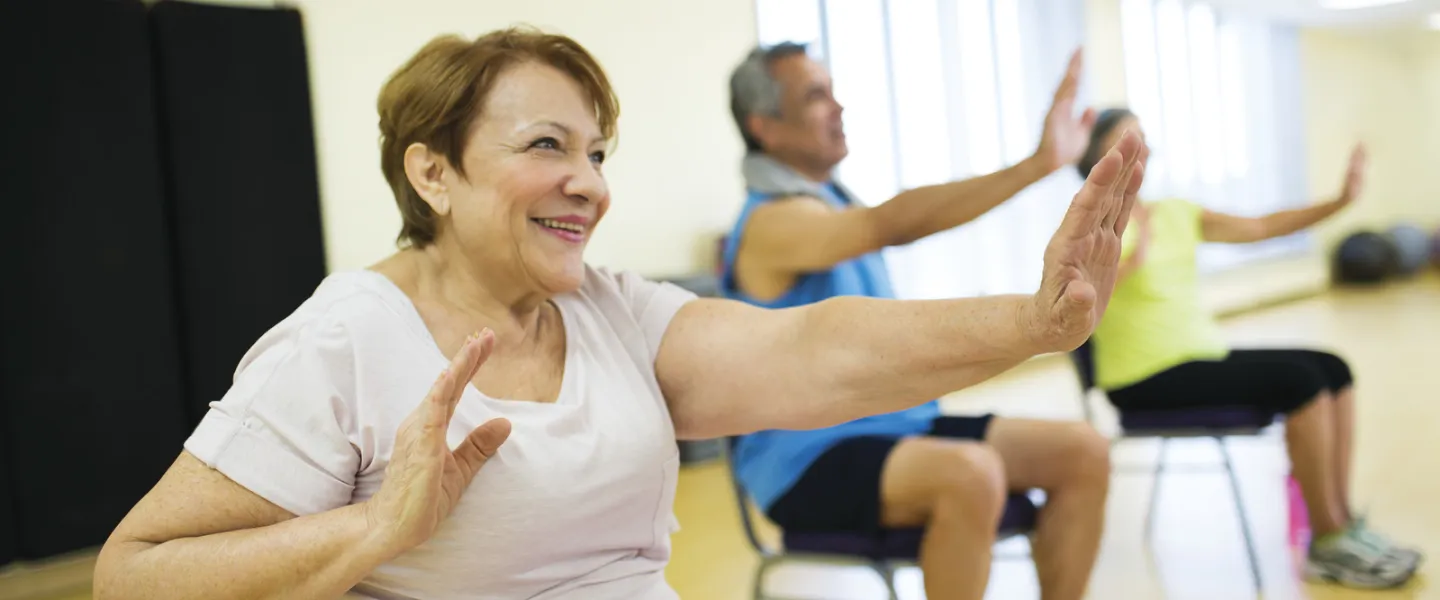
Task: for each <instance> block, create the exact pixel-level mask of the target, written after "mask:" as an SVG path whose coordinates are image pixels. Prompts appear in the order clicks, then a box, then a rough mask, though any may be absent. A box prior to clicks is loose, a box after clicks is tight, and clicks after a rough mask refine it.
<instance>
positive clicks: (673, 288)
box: [601, 271, 696, 361]
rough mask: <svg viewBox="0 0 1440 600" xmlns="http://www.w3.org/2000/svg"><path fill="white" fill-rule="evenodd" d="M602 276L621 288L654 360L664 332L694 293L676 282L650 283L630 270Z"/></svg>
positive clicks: (693, 297) (692, 297) (606, 273)
mask: <svg viewBox="0 0 1440 600" xmlns="http://www.w3.org/2000/svg"><path fill="white" fill-rule="evenodd" d="M601 273H602V274H604V276H606V277H609V278H612V279H613V280H614V281H615V282H616V283H617V284H618V285H619V289H620V295H621V296H622V297H623V299H624V302H625V304H626V306H627V307H628V308H629V310H630V313H631V315H632V316H634V317H635V321H636V322H637V323H639V324H640V330H641V331H642V332H643V334H644V336H645V346H646V348H647V349H648V350H649V351H650V359H651V360H652V361H653V360H654V359H655V357H656V356H657V355H659V354H660V342H661V340H663V339H664V338H665V329H666V328H668V327H669V326H670V321H671V319H674V318H675V313H677V312H680V308H681V307H683V306H685V304H686V303H688V302H690V301H691V300H694V299H695V298H696V295H695V293H694V292H691V291H689V290H687V289H685V288H682V287H680V286H678V285H675V284H673V283H668V282H657V281H651V280H648V279H645V278H644V277H641V276H639V275H637V274H635V273H632V272H629V271H620V272H618V273H615V274H609V273H608V272H604V271H602V272H601Z"/></svg>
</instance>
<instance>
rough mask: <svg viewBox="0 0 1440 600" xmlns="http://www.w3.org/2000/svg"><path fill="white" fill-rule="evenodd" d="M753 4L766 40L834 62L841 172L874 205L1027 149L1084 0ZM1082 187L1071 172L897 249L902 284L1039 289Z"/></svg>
mask: <svg viewBox="0 0 1440 600" xmlns="http://www.w3.org/2000/svg"><path fill="white" fill-rule="evenodd" d="M757 8H758V16H759V33H760V42H761V43H762V44H773V43H777V42H781V41H795V42H806V43H810V44H811V48H812V51H813V54H814V56H815V57H816V58H818V59H820V60H822V61H824V62H825V63H826V65H827V66H828V67H829V68H830V71H831V74H832V76H833V77H834V80H835V93H836V96H837V97H838V99H839V101H840V102H841V103H842V104H843V105H844V106H845V129H846V134H847V137H848V139H849V145H850V156H849V158H847V159H846V160H845V161H844V162H843V163H841V165H840V166H839V168H838V177H839V178H840V179H841V180H842V181H844V182H845V183H846V184H847V185H848V186H850V187H851V188H852V189H853V190H854V191H855V193H856V194H857V195H858V196H860V200H861V201H862V202H866V203H870V204H876V203H880V202H883V201H885V200H887V199H889V198H890V197H892V196H894V195H895V194H896V193H898V192H900V191H901V190H902V189H908V188H913V187H917V186H922V185H927V184H932V183H942V182H946V181H953V180H956V179H963V178H967V177H972V176H975V175H981V174H985V173H990V172H992V171H995V170H997V169H1000V168H1003V167H1006V166H1009V165H1012V164H1014V163H1016V162H1018V161H1019V160H1021V159H1023V158H1024V157H1026V156H1028V155H1029V154H1030V153H1031V152H1033V151H1034V149H1035V146H1036V144H1037V143H1038V142H1039V139H1040V126H1041V122H1042V120H1043V117H1044V113H1045V110H1046V109H1047V108H1048V107H1049V104H1050V100H1051V97H1052V95H1053V93H1054V90H1055V86H1056V85H1057V84H1058V83H1059V81H1060V77H1061V76H1062V74H1063V72H1064V68H1065V64H1066V60H1067V59H1068V57H1069V54H1070V52H1071V51H1073V50H1074V49H1075V48H1077V47H1079V45H1080V44H1081V40H1082V36H1083V34H1084V15H1083V8H1084V7H1083V4H1082V3H1079V2H1074V1H1072V0H888V1H887V0H759V2H758V3H757ZM1083 104H1084V103H1083V101H1082V102H1081V105H1083ZM1079 183H1080V180H1079V177H1078V176H1076V175H1075V173H1074V171H1073V170H1071V169H1065V170H1062V171H1060V172H1057V173H1056V174H1055V175H1053V176H1051V177H1050V178H1048V179H1046V180H1045V181H1043V182H1041V183H1040V184H1038V185H1035V186H1031V187H1030V188H1028V189H1027V190H1025V191H1024V192H1023V193H1021V194H1020V195H1019V196H1017V197H1015V198H1013V199H1011V200H1010V201H1008V202H1007V203H1005V204H1004V205H1003V206H1001V207H1000V208H998V209H996V210H994V211H992V212H990V213H988V214H987V215H985V216H984V217H982V218H981V219H979V220H977V221H975V222H973V223H970V224H967V225H964V226H962V227H959V228H956V229H953V230H951V231H947V232H943V233H940V234H937V235H934V236H931V237H929V238H927V239H924V240H921V241H919V242H916V243H914V244H911V245H910V246H907V247H901V248H891V249H888V250H887V251H886V258H887V262H888V263H889V265H890V268H891V273H892V276H893V278H894V280H895V287H896V292H897V293H898V294H899V295H901V296H902V297H907V298H942V297H958V296H977V295H985V294H998V293H1010V292H1029V291H1032V290H1033V289H1034V288H1035V286H1036V285H1037V284H1038V283H1039V278H1040V268H1041V257H1042V254H1043V252H1044V249H1045V244H1046V243H1047V242H1048V241H1049V238H1050V235H1051V233H1053V232H1054V230H1055V227H1056V226H1058V224H1059V221H1060V217H1061V215H1062V214H1063V212H1064V209H1065V207H1066V206H1067V205H1068V203H1069V199H1070V197H1071V196H1072V195H1073V194H1074V192H1075V189H1076V188H1077V186H1078V185H1079Z"/></svg>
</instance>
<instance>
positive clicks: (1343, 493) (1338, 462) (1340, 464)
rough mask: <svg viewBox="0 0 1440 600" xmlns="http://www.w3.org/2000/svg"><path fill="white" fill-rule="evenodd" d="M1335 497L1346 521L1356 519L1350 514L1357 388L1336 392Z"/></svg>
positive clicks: (1347, 388)
mask: <svg viewBox="0 0 1440 600" xmlns="http://www.w3.org/2000/svg"><path fill="white" fill-rule="evenodd" d="M1334 404H1335V406H1334V412H1335V453H1334V454H1335V458H1334V459H1333V460H1334V464H1335V497H1336V498H1338V499H1339V502H1340V510H1341V511H1342V514H1343V515H1344V517H1345V522H1347V523H1348V522H1350V521H1352V520H1354V518H1355V517H1354V515H1352V514H1350V462H1351V457H1352V454H1351V453H1352V452H1354V446H1353V445H1352V444H1353V441H1352V440H1353V439H1354V436H1355V388H1353V387H1349V386H1347V387H1345V388H1343V389H1341V390H1340V392H1339V393H1337V394H1335V403H1334Z"/></svg>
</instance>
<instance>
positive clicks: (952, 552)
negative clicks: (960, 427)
mask: <svg viewBox="0 0 1440 600" xmlns="http://www.w3.org/2000/svg"><path fill="white" fill-rule="evenodd" d="M880 503H881V510H880V512H881V517H880V519H881V522H882V523H884V525H885V526H886V527H917V526H921V525H923V526H924V527H925V541H924V542H922V543H921V544H920V570H921V571H923V572H924V574H925V596H926V597H928V598H937V599H938V598H946V599H950V598H955V599H961V600H964V599H969V600H980V599H982V598H984V597H985V587H986V586H987V585H988V584H989V581H990V562H991V560H992V556H991V554H992V546H994V545H995V530H996V528H997V527H998V526H999V523H1000V516H1001V514H1002V511H1004V509H1005V472H1004V470H1003V467H1002V466H1001V462H1000V457H999V456H998V455H996V454H995V451H994V450H992V449H990V448H989V447H988V446H986V445H983V444H980V443H978V442H966V441H960V440H950V439H943V438H935V437H917V438H909V439H905V440H902V441H901V442H900V443H899V444H898V445H896V446H895V449H894V450H893V451H892V452H891V453H890V457H889V458H888V459H886V461H885V469H884V472H883V473H882V474H881V477H880Z"/></svg>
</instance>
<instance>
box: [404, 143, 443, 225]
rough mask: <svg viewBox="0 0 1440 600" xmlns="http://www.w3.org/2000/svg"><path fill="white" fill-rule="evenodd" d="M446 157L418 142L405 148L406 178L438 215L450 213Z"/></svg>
mask: <svg viewBox="0 0 1440 600" xmlns="http://www.w3.org/2000/svg"><path fill="white" fill-rule="evenodd" d="M448 168H449V163H447V162H446V160H445V157H443V156H440V154H439V153H436V152H433V151H431V150H430V148H429V147H428V146H426V145H425V144H421V143H419V142H416V143H414V144H410V147H408V148H406V149H405V178H406V179H408V180H410V187H413V188H415V193H417V194H419V195H420V198H421V199H422V200H424V201H425V203H426V204H429V205H430V210H433V211H435V214H437V215H441V216H443V215H446V214H449V213H450V190H449V188H447V187H446V186H445V170H446V169H448Z"/></svg>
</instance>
